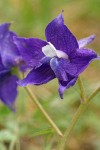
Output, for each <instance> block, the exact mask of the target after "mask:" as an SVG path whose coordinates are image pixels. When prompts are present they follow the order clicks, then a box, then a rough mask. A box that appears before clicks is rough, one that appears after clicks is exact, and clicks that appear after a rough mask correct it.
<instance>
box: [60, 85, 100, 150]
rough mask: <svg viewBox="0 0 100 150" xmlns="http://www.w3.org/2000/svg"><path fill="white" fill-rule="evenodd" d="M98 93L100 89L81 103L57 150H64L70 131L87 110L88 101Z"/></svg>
mask: <svg viewBox="0 0 100 150" xmlns="http://www.w3.org/2000/svg"><path fill="white" fill-rule="evenodd" d="M99 92H100V87H99V88H98V89H96V90H95V91H94V92H93V93H92V94H91V95H90V97H89V98H88V99H87V100H86V103H81V104H80V106H79V108H78V110H77V112H76V114H75V116H74V117H73V119H72V121H71V123H70V125H69V127H68V128H67V130H66V131H65V133H64V135H63V137H62V139H61V142H60V144H59V147H58V150H64V148H65V145H66V142H67V139H68V137H69V135H70V133H71V131H72V129H73V128H74V126H75V125H76V123H77V121H78V119H79V117H80V116H81V115H82V114H83V113H84V111H85V109H86V108H87V106H88V104H89V102H90V100H92V99H93V98H94V97H95V96H96V95H97V94H98V93H99Z"/></svg>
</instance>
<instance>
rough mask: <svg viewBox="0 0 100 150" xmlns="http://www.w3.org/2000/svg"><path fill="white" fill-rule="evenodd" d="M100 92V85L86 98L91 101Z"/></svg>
mask: <svg viewBox="0 0 100 150" xmlns="http://www.w3.org/2000/svg"><path fill="white" fill-rule="evenodd" d="M99 92H100V87H98V88H97V89H96V90H95V91H94V92H93V93H92V94H91V95H90V96H89V98H88V99H87V100H86V102H87V103H89V102H90V101H91V99H93V98H94V97H95V96H96V95H97V93H99Z"/></svg>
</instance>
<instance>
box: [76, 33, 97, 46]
mask: <svg viewBox="0 0 100 150" xmlns="http://www.w3.org/2000/svg"><path fill="white" fill-rule="evenodd" d="M95 37H96V35H91V36H89V37H86V38H83V39H81V40H79V41H78V45H79V48H84V47H85V46H87V45H88V44H90V43H92V41H93V40H94V39H95Z"/></svg>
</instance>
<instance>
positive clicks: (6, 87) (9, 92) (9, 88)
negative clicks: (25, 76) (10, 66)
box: [0, 73, 18, 109]
mask: <svg viewBox="0 0 100 150" xmlns="http://www.w3.org/2000/svg"><path fill="white" fill-rule="evenodd" d="M17 80H18V78H17V77H16V76H11V75H10V73H7V74H5V75H4V76H3V77H1V78H0V99H1V101H2V102H3V103H4V104H5V105H7V106H8V107H9V108H11V109H14V102H15V99H16V97H17V83H16V81H17Z"/></svg>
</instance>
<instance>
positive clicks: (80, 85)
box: [78, 77, 86, 103]
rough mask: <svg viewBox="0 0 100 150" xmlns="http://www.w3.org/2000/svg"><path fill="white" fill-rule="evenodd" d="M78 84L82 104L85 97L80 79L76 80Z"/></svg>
mask: <svg viewBox="0 0 100 150" xmlns="http://www.w3.org/2000/svg"><path fill="white" fill-rule="evenodd" d="M78 84H79V88H80V96H81V102H82V103H84V102H86V95H85V90H84V87H83V83H82V80H81V78H80V77H79V78H78Z"/></svg>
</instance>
